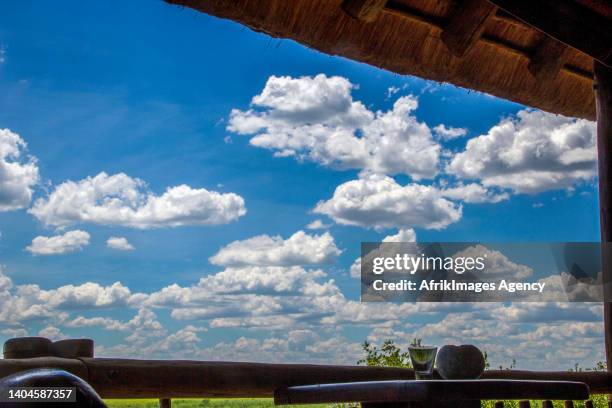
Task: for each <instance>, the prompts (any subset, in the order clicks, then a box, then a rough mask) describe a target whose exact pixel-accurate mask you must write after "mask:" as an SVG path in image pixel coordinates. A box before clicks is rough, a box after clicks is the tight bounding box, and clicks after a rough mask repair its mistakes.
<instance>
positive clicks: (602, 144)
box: [594, 61, 612, 371]
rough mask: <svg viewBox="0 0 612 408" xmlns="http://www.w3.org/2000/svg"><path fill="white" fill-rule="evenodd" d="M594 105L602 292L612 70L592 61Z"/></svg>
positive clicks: (609, 310) (609, 352)
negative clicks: (601, 244)
mask: <svg viewBox="0 0 612 408" xmlns="http://www.w3.org/2000/svg"><path fill="white" fill-rule="evenodd" d="M594 71H595V104H596V110H597V165H598V168H599V225H600V231H601V242H602V243H603V245H604V246H603V251H602V254H603V256H602V266H603V267H602V270H603V277H604V283H605V285H604V289H605V288H606V287H608V285H609V282H611V281H612V259H611V258H612V257H610V254H609V252H610V251H609V249H610V248H608V247H609V246H610V245H611V244H610V243H611V242H612V191H611V190H612V186H611V185H610V183H612V69H611V68H609V67H606V66H605V65H603V64H601V63H599V62H597V61H595V63H594ZM607 295H608V291H607V290H604V300H605V302H604V335H605V346H606V362H607V363H608V370H609V371H610V370H612V299H610V297H609V296H607Z"/></svg>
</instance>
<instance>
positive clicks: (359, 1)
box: [342, 0, 387, 23]
mask: <svg viewBox="0 0 612 408" xmlns="http://www.w3.org/2000/svg"><path fill="white" fill-rule="evenodd" d="M386 3H387V0H344V1H343V2H342V9H343V10H344V11H345V12H346V13H347V14H348V15H349V16H351V17H353V18H356V19H357V20H360V21H363V22H364V23H371V22H372V21H374V20H376V18H377V17H378V16H379V14H380V12H381V11H382V10H383V8H384V7H385V4H386Z"/></svg>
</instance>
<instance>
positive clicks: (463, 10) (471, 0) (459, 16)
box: [440, 0, 497, 57]
mask: <svg viewBox="0 0 612 408" xmlns="http://www.w3.org/2000/svg"><path fill="white" fill-rule="evenodd" d="M496 11H497V7H496V6H494V5H493V4H491V3H489V2H487V1H486V0H465V1H463V2H461V3H460V4H459V5H458V7H457V10H456V12H455V13H454V15H453V16H452V17H451V19H450V21H449V22H448V23H447V25H446V27H445V28H444V30H443V31H442V34H440V38H441V39H442V41H443V42H444V44H446V46H447V47H448V49H449V51H450V52H451V53H452V54H453V55H455V56H457V57H463V55H464V54H465V53H466V52H468V51H469V50H470V49H471V48H472V47H473V46H474V45H475V44H476V42H477V41H478V40H479V39H480V36H481V35H482V33H483V32H484V29H485V26H486V24H487V21H488V20H489V19H490V18H491V17H493V15H494V14H495V12H496Z"/></svg>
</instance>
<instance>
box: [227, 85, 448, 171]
mask: <svg viewBox="0 0 612 408" xmlns="http://www.w3.org/2000/svg"><path fill="white" fill-rule="evenodd" d="M355 88H356V86H355V85H353V84H352V83H351V82H349V81H348V80H347V79H346V78H343V77H338V76H333V77H327V76H326V75H324V74H319V75H317V76H315V77H300V78H292V77H287V76H285V77H276V76H271V77H270V78H269V79H268V82H267V83H266V86H265V87H264V89H263V91H262V92H261V93H260V94H259V95H256V96H255V97H253V99H252V104H251V105H252V106H251V109H249V110H246V111H242V110H238V109H234V110H232V112H231V114H230V118H229V122H228V126H227V129H228V130H229V131H231V132H234V133H238V134H242V135H250V136H252V137H251V139H250V143H251V144H252V145H253V146H257V147H261V148H265V149H269V150H272V151H274V152H275V155H276V156H282V157H285V156H295V157H297V158H298V159H307V160H311V161H313V162H316V163H319V164H322V165H324V166H329V167H333V168H340V169H365V170H369V171H373V172H379V173H386V174H400V173H401V174H407V175H410V176H411V177H412V178H414V179H421V178H431V177H434V176H435V175H436V174H437V172H438V164H439V156H440V145H439V144H438V143H437V142H436V141H434V140H433V137H432V134H431V131H430V129H429V127H428V126H427V125H426V124H425V123H422V122H419V121H418V120H417V119H416V118H415V116H414V115H413V112H414V111H415V110H416V108H417V107H418V101H417V98H416V97H414V96H403V97H400V98H398V99H397V101H395V103H394V105H393V108H392V109H391V110H389V111H386V112H383V111H377V112H372V111H370V110H369V109H367V108H366V107H365V106H364V104H363V103H362V102H360V101H355V100H353V97H352V94H351V92H352V90H353V89H355Z"/></svg>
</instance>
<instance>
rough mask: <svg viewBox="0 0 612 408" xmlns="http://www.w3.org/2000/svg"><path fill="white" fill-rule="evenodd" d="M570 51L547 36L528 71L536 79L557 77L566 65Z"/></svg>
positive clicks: (533, 57) (531, 61) (536, 51)
mask: <svg viewBox="0 0 612 408" xmlns="http://www.w3.org/2000/svg"><path fill="white" fill-rule="evenodd" d="M568 50H569V47H568V46H567V45H565V44H563V43H561V42H559V41H557V40H555V39H554V38H551V37H549V36H545V37H544V39H543V40H542V42H540V45H538V48H536V50H535V52H534V54H533V55H532V57H531V59H530V60H529V65H527V69H529V72H531V75H533V76H534V77H535V78H536V79H545V78H548V77H550V78H552V77H555V76H556V75H557V74H558V73H559V71H561V68H563V65H565V62H566V60H567V51H568Z"/></svg>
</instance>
